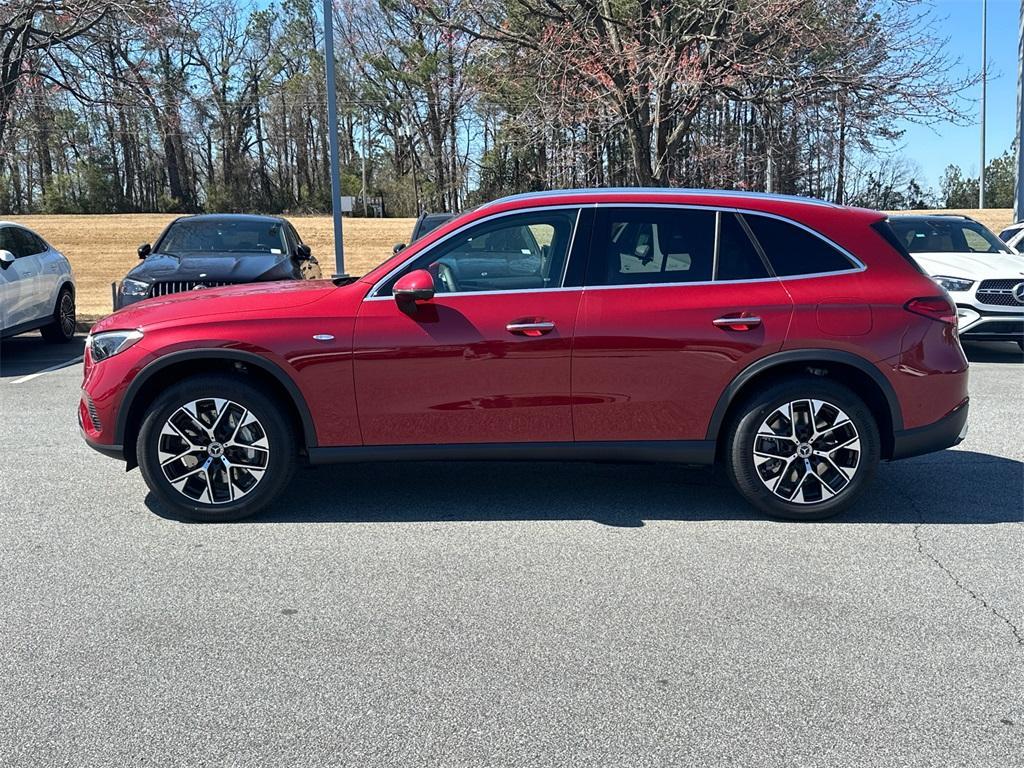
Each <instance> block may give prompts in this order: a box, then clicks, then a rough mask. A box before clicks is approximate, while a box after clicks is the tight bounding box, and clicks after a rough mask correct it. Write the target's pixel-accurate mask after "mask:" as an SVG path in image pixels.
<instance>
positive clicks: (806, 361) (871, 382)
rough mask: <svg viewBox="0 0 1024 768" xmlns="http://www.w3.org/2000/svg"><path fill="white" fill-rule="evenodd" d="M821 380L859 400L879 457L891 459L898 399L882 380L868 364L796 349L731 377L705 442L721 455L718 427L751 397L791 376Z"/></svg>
mask: <svg viewBox="0 0 1024 768" xmlns="http://www.w3.org/2000/svg"><path fill="white" fill-rule="evenodd" d="M808 373H809V374H812V375H816V376H825V377H828V378H831V379H834V380H836V381H839V382H840V383H842V384H843V385H845V386H847V387H849V388H850V389H852V390H853V391H854V392H855V393H856V394H857V395H859V396H860V397H861V398H863V400H864V402H865V403H866V404H867V406H868V408H870V409H871V412H872V414H873V415H874V416H875V420H876V421H877V423H878V432H879V436H880V438H881V442H882V445H881V448H882V458H884V459H889V458H892V455H893V449H894V442H895V433H896V432H897V431H899V430H901V429H903V414H902V411H901V409H900V403H899V399H898V398H897V396H896V391H895V390H894V389H893V386H892V384H891V383H889V380H888V379H886V378H885V375H884V374H883V373H882V372H881V371H880V370H879V369H878V368H877V367H876V366H875V365H873V364H872V363H871V362H869V361H868V360H866V359H864V358H863V357H860V356H858V355H855V354H853V353H852V352H844V351H842V350H836V349H800V350H788V351H785V352H777V353H775V354H772V355H767V356H766V357H762V358H761V359H759V360H756V361H755V362H753V363H751V364H750V365H749V366H747V367H746V368H744V369H743V371H741V372H740V373H739V374H738V375H737V376H736V378H734V379H733V380H732V381H731V382H730V383H729V386H727V387H726V388H725V391H724V392H723V393H722V394H721V396H720V397H719V398H718V402H717V404H716V405H715V409H714V411H713V412H712V414H711V420H710V422H709V423H708V431H707V439H708V440H714V441H715V442H716V443H718V444H719V450H717V451H716V453H717V454H718V455H719V456H721V455H723V454H722V452H721V445H720V443H721V441H722V440H723V439H724V429H723V428H724V427H725V425H727V424H728V423H729V420H730V419H731V418H732V415H733V414H734V413H735V411H736V409H737V408H738V407H740V406H741V405H742V403H743V402H744V401H745V400H746V399H747V397H748V396H749V395H750V393H751V392H754V391H756V390H757V389H758V388H760V387H763V386H765V385H767V384H769V383H773V382H775V381H778V380H780V379H784V378H786V377H788V376H792V375H800V374H808Z"/></svg>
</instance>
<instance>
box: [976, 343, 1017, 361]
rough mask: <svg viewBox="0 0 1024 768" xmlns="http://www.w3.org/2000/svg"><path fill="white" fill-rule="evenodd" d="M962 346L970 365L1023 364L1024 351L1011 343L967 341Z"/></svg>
mask: <svg viewBox="0 0 1024 768" xmlns="http://www.w3.org/2000/svg"><path fill="white" fill-rule="evenodd" d="M963 346H964V354H965V355H967V359H968V360H969V361H970V362H972V363H1018V364H1024V351H1022V350H1021V348H1020V347H1018V346H1017V345H1016V344H1015V343H1012V342H1006V341H999V342H981V341H968V342H965V343H964V345H963Z"/></svg>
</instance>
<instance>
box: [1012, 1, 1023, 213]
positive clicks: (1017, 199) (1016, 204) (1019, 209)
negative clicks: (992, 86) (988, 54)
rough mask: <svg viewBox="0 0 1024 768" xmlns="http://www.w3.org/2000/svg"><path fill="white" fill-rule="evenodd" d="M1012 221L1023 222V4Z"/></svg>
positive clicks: (1019, 39)
mask: <svg viewBox="0 0 1024 768" xmlns="http://www.w3.org/2000/svg"><path fill="white" fill-rule="evenodd" d="M1013 220H1014V221H1024V3H1021V6H1020V22H1019V23H1018V25H1017V194H1016V195H1015V196H1014V201H1013Z"/></svg>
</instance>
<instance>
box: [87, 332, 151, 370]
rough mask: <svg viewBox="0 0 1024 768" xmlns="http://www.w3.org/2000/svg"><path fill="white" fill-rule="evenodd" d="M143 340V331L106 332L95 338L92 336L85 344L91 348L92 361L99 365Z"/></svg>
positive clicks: (98, 334)
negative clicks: (100, 362) (101, 361)
mask: <svg viewBox="0 0 1024 768" xmlns="http://www.w3.org/2000/svg"><path fill="white" fill-rule="evenodd" d="M141 338H142V331H106V332H104V333H97V334H96V335H95V336H93V335H91V334H90V335H89V338H87V339H86V340H85V343H86V345H87V346H88V347H89V354H90V355H92V361H93V362H94V363H98V362H99V361H100V360H106V359H107V358H108V357H111V356H112V355H116V354H117V353H118V352H124V351H125V350H126V349H128V347H130V346H132V345H133V344H135V343H136V342H137V341H138V340H139V339H141Z"/></svg>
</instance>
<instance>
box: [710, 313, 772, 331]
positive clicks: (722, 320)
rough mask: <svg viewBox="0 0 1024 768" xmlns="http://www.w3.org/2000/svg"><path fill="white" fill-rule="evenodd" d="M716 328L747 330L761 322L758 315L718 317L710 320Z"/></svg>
mask: <svg viewBox="0 0 1024 768" xmlns="http://www.w3.org/2000/svg"><path fill="white" fill-rule="evenodd" d="M711 322H712V323H713V324H714V325H715V326H716V327H718V328H728V329H729V330H731V331H749V330H751V329H753V328H756V327H757V326H759V325H760V324H761V318H760V317H753V316H751V317H742V316H740V317H719V318H718V319H717V320H712V321H711Z"/></svg>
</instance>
